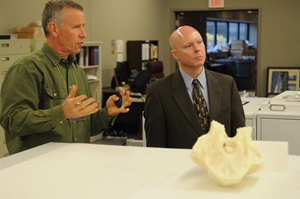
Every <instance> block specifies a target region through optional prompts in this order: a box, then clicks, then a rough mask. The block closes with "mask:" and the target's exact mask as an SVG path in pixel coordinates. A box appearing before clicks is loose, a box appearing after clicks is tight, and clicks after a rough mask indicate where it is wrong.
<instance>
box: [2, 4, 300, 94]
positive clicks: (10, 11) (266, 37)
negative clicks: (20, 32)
mask: <svg viewBox="0 0 300 199" xmlns="http://www.w3.org/2000/svg"><path fill="white" fill-rule="evenodd" d="M45 2H47V0H0V33H4V32H6V33H7V32H9V31H11V30H12V27H14V26H24V25H27V24H28V23H29V22H30V21H32V20H35V19H39V18H40V16H41V12H42V9H43V7H44V4H45ZM78 2H79V3H80V4H81V5H83V7H84V9H85V14H86V21H87V24H86V31H87V34H88V38H87V40H101V41H102V42H103V54H102V55H103V62H102V63H103V70H104V71H103V85H109V84H110V79H111V76H112V68H113V67H115V62H116V56H115V55H111V54H110V50H111V49H110V42H111V39H123V40H124V44H126V41H127V40H137V39H143V40H144V39H145V40H146V39H149V40H152V39H153V40H159V57H160V59H161V60H162V61H163V62H164V65H165V73H166V75H168V74H169V73H170V72H172V71H174V70H175V65H174V61H173V58H172V57H171V55H170V47H169V43H168V40H169V35H170V34H171V32H172V31H173V30H174V28H175V24H174V20H175V19H174V15H173V12H174V11H184V10H209V9H208V1H207V0H185V1H183V0H78ZM299 7H300V1H299V0H285V1H279V0H278V1H277V0H276V1H275V0H251V1H249V0H225V9H227V10H236V9H259V18H258V58H259V61H258V94H259V96H264V95H265V91H266V75H267V74H266V73H267V72H266V68H267V67H268V66H300V56H299V53H300V37H299V35H300V26H299V25H298V24H299V17H298V13H299ZM124 47H125V46H124ZM123 56H124V58H126V53H125V52H124V55H123Z"/></svg>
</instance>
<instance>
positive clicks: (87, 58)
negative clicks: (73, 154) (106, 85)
mask: <svg viewBox="0 0 300 199" xmlns="http://www.w3.org/2000/svg"><path fill="white" fill-rule="evenodd" d="M77 60H78V65H79V66H80V67H82V68H83V69H84V71H85V73H86V75H87V78H88V81H89V83H90V87H91V90H92V94H93V97H94V98H95V100H96V101H97V103H98V104H99V108H101V107H102V97H101V96H102V67H101V61H102V59H101V42H93V41H87V42H84V46H83V47H82V48H81V51H80V53H79V54H77ZM101 137H102V134H99V135H97V136H93V137H91V139H90V141H91V142H95V141H96V140H99V139H101Z"/></svg>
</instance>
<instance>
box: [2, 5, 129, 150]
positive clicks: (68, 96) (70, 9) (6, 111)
mask: <svg viewBox="0 0 300 199" xmlns="http://www.w3.org/2000/svg"><path fill="white" fill-rule="evenodd" d="M42 23H43V29H44V32H45V35H46V38H47V41H46V42H45V43H44V45H43V47H42V49H41V50H39V51H36V52H33V53H31V54H29V55H27V56H25V57H23V58H21V59H19V60H17V61H16V62H15V63H14V64H13V65H12V66H11V67H10V69H9V70H8V73H7V75H6V77H5V80H4V82H3V84H2V89H1V109H2V110H1V114H0V122H1V125H2V127H3V128H4V130H5V139H6V144H7V148H8V151H9V153H10V154H14V153H18V152H20V151H24V150H26V149H30V148H32V147H35V146H39V145H42V144H45V143H48V142H70V143H71V142H86V143H87V142H89V141H90V136H91V135H96V134H99V133H100V132H101V130H103V129H106V128H108V127H109V126H110V125H111V124H112V123H113V121H114V118H115V117H116V116H117V115H118V114H119V113H126V112H128V111H129V108H128V106H130V105H131V103H132V99H131V98H130V92H129V91H126V92H125V91H124V90H123V89H122V88H119V93H120V95H121V96H122V106H121V107H120V108H118V107H117V106H116V105H115V101H117V100H118V99H119V97H118V96H116V95H112V96H110V97H109V99H108V100H107V102H106V107H105V108H103V109H101V110H99V109H98V104H97V103H96V102H95V100H94V99H93V98H92V94H91V89H90V85H89V82H88V80H87V77H86V74H85V73H84V71H83V69H82V68H80V67H79V66H78V65H77V64H76V58H75V55H74V54H77V53H79V52H80V49H81V47H82V45H83V42H84V39H85V38H86V33H85V31H84V25H85V16H84V12H83V8H82V7H81V6H80V5H79V4H77V3H75V2H73V1H63V0H62V1H49V2H48V3H46V5H45V8H44V11H43V16H42Z"/></svg>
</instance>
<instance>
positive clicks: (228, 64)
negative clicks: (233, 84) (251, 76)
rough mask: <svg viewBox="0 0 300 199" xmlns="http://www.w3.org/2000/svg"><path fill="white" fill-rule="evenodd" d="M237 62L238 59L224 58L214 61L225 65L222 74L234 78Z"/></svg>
mask: <svg viewBox="0 0 300 199" xmlns="http://www.w3.org/2000/svg"><path fill="white" fill-rule="evenodd" d="M236 60H237V59H236V58H233V57H228V58H222V59H215V60H213V63H217V64H223V65H224V66H225V67H223V70H222V72H221V73H224V74H227V75H230V76H232V77H234V76H235V74H236V64H235V61H236ZM218 72H219V71H218Z"/></svg>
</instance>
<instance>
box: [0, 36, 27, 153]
mask: <svg viewBox="0 0 300 199" xmlns="http://www.w3.org/2000/svg"><path fill="white" fill-rule="evenodd" d="M30 52H31V40H30V39H12V40H0V89H1V87H2V83H3V80H4V77H5V75H6V73H7V71H8V68H9V67H10V66H11V65H12V64H13V63H14V62H15V61H16V60H17V59H19V58H20V57H22V56H24V55H26V54H28V53H30ZM0 100H1V95H0ZM0 111H1V107H0ZM7 155H8V152H7V148H6V144H5V137H4V130H3V128H2V127H0V158H2V157H4V156H7Z"/></svg>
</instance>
